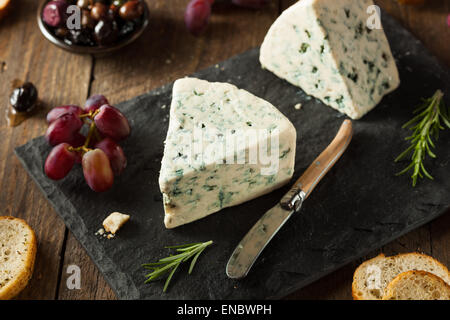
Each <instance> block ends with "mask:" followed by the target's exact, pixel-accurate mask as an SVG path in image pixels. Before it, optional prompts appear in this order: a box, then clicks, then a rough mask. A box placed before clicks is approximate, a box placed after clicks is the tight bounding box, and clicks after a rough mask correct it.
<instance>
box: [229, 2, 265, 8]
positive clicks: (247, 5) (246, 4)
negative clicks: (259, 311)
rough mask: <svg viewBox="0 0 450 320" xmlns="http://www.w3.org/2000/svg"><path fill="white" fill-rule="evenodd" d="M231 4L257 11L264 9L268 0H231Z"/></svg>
mask: <svg viewBox="0 0 450 320" xmlns="http://www.w3.org/2000/svg"><path fill="white" fill-rule="evenodd" d="M231 2H232V3H233V4H235V5H237V6H240V7H245V8H252V9H259V8H262V7H264V6H265V5H266V4H267V3H268V2H269V0H232V1H231Z"/></svg>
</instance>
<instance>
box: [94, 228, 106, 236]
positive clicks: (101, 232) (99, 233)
mask: <svg viewBox="0 0 450 320" xmlns="http://www.w3.org/2000/svg"><path fill="white" fill-rule="evenodd" d="M104 233H105V229H103V228H100V229H98V230H97V232H96V233H95V235H96V236H98V235H100V236H102V235H103V234H104Z"/></svg>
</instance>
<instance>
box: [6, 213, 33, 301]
mask: <svg viewBox="0 0 450 320" xmlns="http://www.w3.org/2000/svg"><path fill="white" fill-rule="evenodd" d="M36 250H37V242H36V236H35V234H34V231H33V229H31V227H30V226H29V225H28V224H27V223H26V222H25V221H24V220H22V219H18V218H14V217H0V300H8V299H11V298H13V297H15V296H16V295H17V294H18V293H19V292H20V291H22V290H23V289H24V288H25V286H26V285H27V283H28V280H30V278H31V275H32V274H33V267H34V260H35V258H36Z"/></svg>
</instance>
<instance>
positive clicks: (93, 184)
mask: <svg viewBox="0 0 450 320" xmlns="http://www.w3.org/2000/svg"><path fill="white" fill-rule="evenodd" d="M82 166H83V174H84V179H85V180H86V182H87V184H88V185H89V187H90V188H91V189H92V190H94V191H96V192H103V191H106V190H108V189H109V188H111V187H112V185H113V183H114V173H113V171H112V169H111V164H110V162H109V159H108V157H107V155H106V154H105V153H104V152H103V151H102V150H101V149H94V150H91V151H88V152H86V153H85V154H84V155H83V160H82Z"/></svg>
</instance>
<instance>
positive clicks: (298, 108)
mask: <svg viewBox="0 0 450 320" xmlns="http://www.w3.org/2000/svg"><path fill="white" fill-rule="evenodd" d="M301 107H302V104H301V103H297V104H296V105H295V106H294V108H295V109H296V110H300V108H301Z"/></svg>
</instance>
